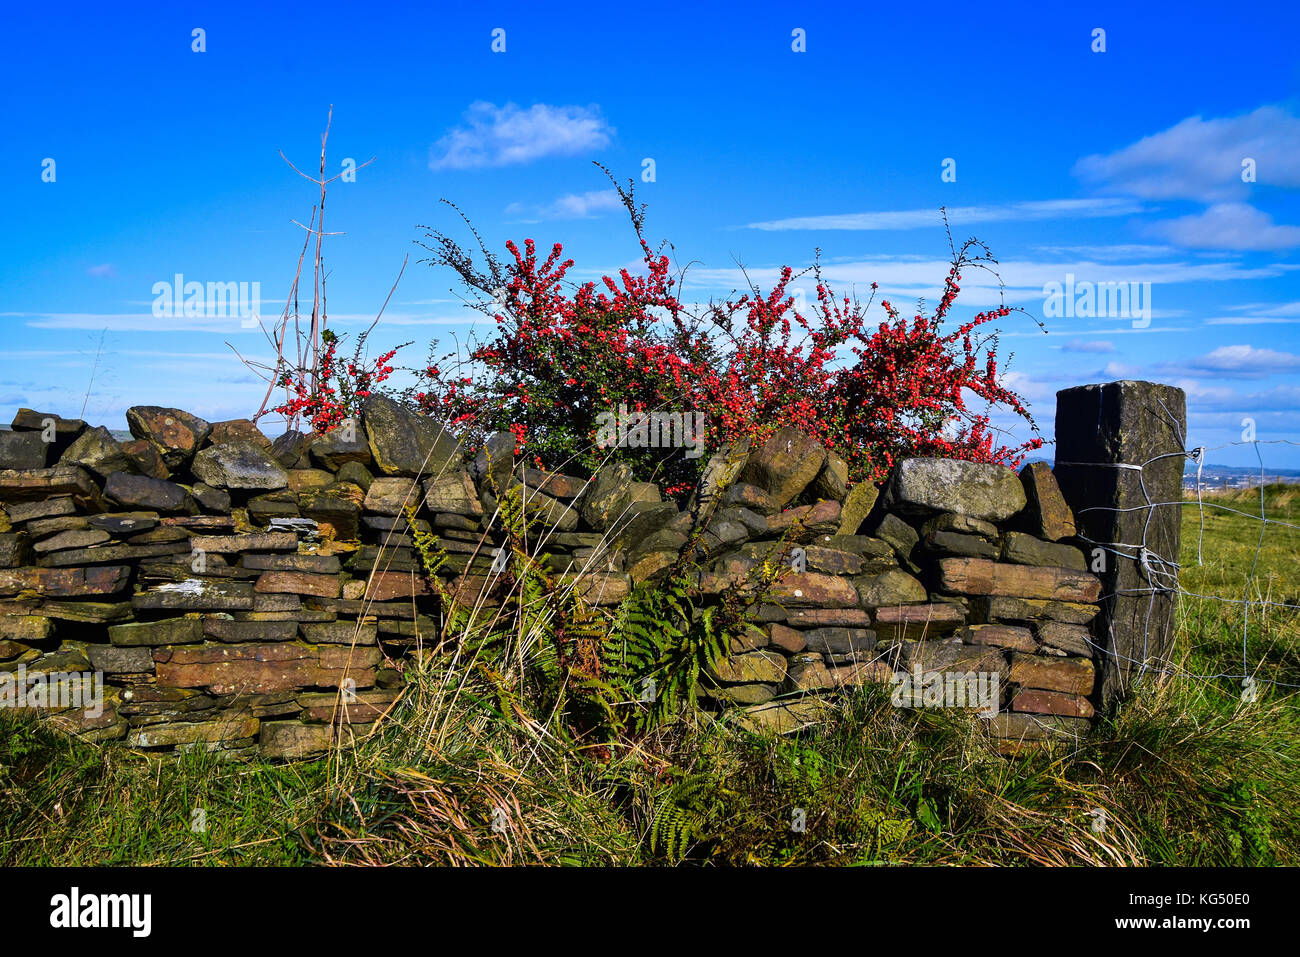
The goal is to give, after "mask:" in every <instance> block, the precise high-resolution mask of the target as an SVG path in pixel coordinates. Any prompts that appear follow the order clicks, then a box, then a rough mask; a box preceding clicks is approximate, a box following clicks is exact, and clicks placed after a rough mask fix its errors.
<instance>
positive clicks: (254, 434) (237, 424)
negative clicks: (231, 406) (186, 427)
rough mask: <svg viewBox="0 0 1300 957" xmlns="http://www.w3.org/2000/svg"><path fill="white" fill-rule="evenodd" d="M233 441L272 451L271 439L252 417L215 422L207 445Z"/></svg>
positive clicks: (224, 443)
mask: <svg viewBox="0 0 1300 957" xmlns="http://www.w3.org/2000/svg"><path fill="white" fill-rule="evenodd" d="M231 442H244V443H247V444H249V445H255V446H257V447H258V448H260V449H262V450H264V451H267V452H269V451H271V440H270V439H268V438H267V437H266V436H265V435H263V434H262V430H261V429H259V428H258V427H257V425H256V424H255V423H254V422H253V420H252V419H226V420H225V421H223V422H213V423H212V431H211V432H209V433H208V438H207V442H206V444H207V445H226V444H228V443H231Z"/></svg>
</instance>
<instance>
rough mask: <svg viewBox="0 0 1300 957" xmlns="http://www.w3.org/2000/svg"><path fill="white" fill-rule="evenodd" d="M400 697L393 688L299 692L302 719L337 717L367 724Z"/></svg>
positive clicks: (298, 698)
mask: <svg viewBox="0 0 1300 957" xmlns="http://www.w3.org/2000/svg"><path fill="white" fill-rule="evenodd" d="M398 697H400V693H399V692H397V691H386V690H383V689H379V688H376V689H372V690H369V691H356V692H353V693H351V694H348V693H343V692H338V691H332V692H331V691H318V692H308V693H305V694H300V695H298V697H297V703H298V704H299V705H300V706H301V707H302V709H303V712H302V718H303V720H304V721H325V722H331V721H337V722H341V723H344V724H369V723H370V722H372V721H378V720H379V719H380V718H382V717H383V716H384V715H385V714H386V713H387V712H388V710H389V709H390V708H392V706H393V703H394V702H395V701H397V699H398Z"/></svg>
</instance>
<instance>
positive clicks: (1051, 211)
mask: <svg viewBox="0 0 1300 957" xmlns="http://www.w3.org/2000/svg"><path fill="white" fill-rule="evenodd" d="M1141 209H1142V207H1141V206H1140V205H1138V204H1137V203H1134V202H1132V201H1130V200H1121V199H1047V200H1034V201H1027V202H1021V203H1007V204H1004V205H998V206H952V207H949V208H948V210H947V212H948V222H950V223H951V224H952V225H954V226H966V225H970V224H972V223H994V222H1007V221H1012V222H1025V221H1029V220H1041V219H1067V218H1078V217H1089V218H1091V217H1098V216H1127V215H1131V214H1133V213H1137V212H1141ZM942 224H943V219H942V215H941V214H940V212H939V210H938V209H904V210H892V211H883V212H866V213H839V214H832V215H827V216H795V217H792V218H789V219H774V220H769V221H767V222H758V223H749V224H747V225H746V226H745V227H744V228H746V229H762V230H769V231H771V230H789V229H822V230H826V229H854V230H879V229H925V228H934V227H937V226H941V225H942Z"/></svg>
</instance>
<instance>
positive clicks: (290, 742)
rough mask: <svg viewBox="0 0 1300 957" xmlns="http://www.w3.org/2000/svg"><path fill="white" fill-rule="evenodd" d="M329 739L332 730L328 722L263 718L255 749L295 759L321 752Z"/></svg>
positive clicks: (313, 755) (281, 758) (331, 741)
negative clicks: (305, 722) (304, 722)
mask: <svg viewBox="0 0 1300 957" xmlns="http://www.w3.org/2000/svg"><path fill="white" fill-rule="evenodd" d="M333 740H334V732H333V730H332V729H331V727H330V725H328V724H303V723H302V722H301V721H263V722H262V734H261V737H260V738H259V739H258V750H259V751H261V752H262V756H263V757H266V758H272V759H280V760H298V759H301V758H310V757H315V756H316V755H318V754H324V753H325V752H326V751H328V750H329V749H330V747H331V745H332V744H333Z"/></svg>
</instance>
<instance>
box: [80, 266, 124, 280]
mask: <svg viewBox="0 0 1300 957" xmlns="http://www.w3.org/2000/svg"><path fill="white" fill-rule="evenodd" d="M86 275H87V276H94V277H95V278H96V279H112V278H113V277H114V276H116V275H117V270H116V269H114V268H113V264H112V263H101V264H100V265H98V266H91V267H90V268H89V269H87V270H86Z"/></svg>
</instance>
